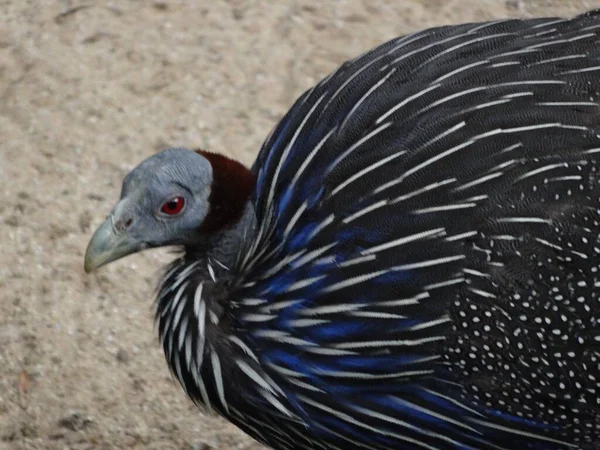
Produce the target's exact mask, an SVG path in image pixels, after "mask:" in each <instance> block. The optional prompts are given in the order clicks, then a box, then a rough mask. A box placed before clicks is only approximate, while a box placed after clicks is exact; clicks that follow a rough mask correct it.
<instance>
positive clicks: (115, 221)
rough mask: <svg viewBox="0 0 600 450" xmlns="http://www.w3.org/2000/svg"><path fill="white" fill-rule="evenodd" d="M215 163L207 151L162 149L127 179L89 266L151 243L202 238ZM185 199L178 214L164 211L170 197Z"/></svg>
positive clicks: (102, 228) (97, 238) (92, 244)
mask: <svg viewBox="0 0 600 450" xmlns="http://www.w3.org/2000/svg"><path fill="white" fill-rule="evenodd" d="M212 178H213V174H212V167H211V165H210V163H209V162H208V161H207V160H206V158H204V157H203V156H202V155H200V154H198V153H196V152H194V151H191V150H187V149H184V148H170V149H167V150H164V151H162V152H159V153H157V154H155V155H153V156H151V157H149V158H147V159H146V160H144V161H143V162H141V163H140V164H139V165H138V166H137V167H136V168H135V169H133V170H132V171H131V172H130V173H129V174H128V175H127V176H126V177H125V179H124V180H123V186H122V190H121V198H120V199H119V202H118V203H117V204H116V206H115V207H114V208H113V210H112V212H111V213H110V215H109V216H108V218H107V219H106V221H105V222H104V223H103V224H102V225H101V226H100V228H98V230H97V231H96V233H95V234H94V236H93V237H92V240H91V241H90V243H89V245H88V248H87V251H86V256H85V270H86V271H87V272H90V271H92V270H94V269H96V268H98V267H100V266H102V265H104V264H107V263H109V262H111V261H114V260H116V259H119V258H122V257H124V256H126V255H129V254H131V253H135V252H137V251H140V250H143V249H145V248H151V247H162V246H168V245H185V244H189V243H191V242H192V241H193V240H194V239H197V230H198V228H199V227H200V225H201V223H202V221H203V220H204V218H205V217H206V215H207V214H208V210H209V195H210V187H211V183H212ZM176 197H182V198H183V199H184V207H183V209H182V210H181V212H180V213H179V214H176V215H167V214H165V213H163V212H162V211H161V208H162V206H163V205H164V204H165V202H168V201H169V200H171V199H173V198H176Z"/></svg>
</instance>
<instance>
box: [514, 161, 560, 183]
mask: <svg viewBox="0 0 600 450" xmlns="http://www.w3.org/2000/svg"><path fill="white" fill-rule="evenodd" d="M565 167H569V165H568V164H567V163H557V164H548V165H547V166H544V167H539V168H537V169H535V170H532V171H530V172H527V173H524V174H523V175H521V176H520V177H519V178H517V179H518V180H519V181H521V180H524V179H526V178H530V177H533V176H535V175H539V174H540V173H544V172H547V171H549V170H554V169H558V168H565Z"/></svg>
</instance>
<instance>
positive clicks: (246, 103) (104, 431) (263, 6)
mask: <svg viewBox="0 0 600 450" xmlns="http://www.w3.org/2000/svg"><path fill="white" fill-rule="evenodd" d="M594 7H600V0H588V1H583V0H554V1H550V0H401V1H400V0H335V1H328V2H324V1H322V0H313V1H301V0H297V1H274V0H272V1H271V0H198V1H195V0H187V1H152V0H144V1H141V0H139V1H133V0H118V1H117V0H115V1H112V2H110V1H99V0H72V1H69V0H63V1H59V0H53V1H51V0H45V1H44V0H28V1H27V0H0V188H1V190H0V192H1V196H2V198H1V200H0V450H6V449H9V450H13V449H15V450H21V449H23V450H25V449H26V450H37V449H43V450H54V449H56V450H58V449H60V450H67V449H68V450H71V449H72V450H99V449H155V450H158V449H160V450H209V449H213V450H216V449H223V450H228V449H244V450H251V449H252V450H258V449H261V448H262V447H261V446H259V445H257V444H256V443H254V442H253V441H251V440H250V439H249V438H247V437H245V436H244V435H243V434H242V433H241V432H239V431H237V430H236V429H235V428H233V427H232V426H229V425H227V424H226V423H225V422H224V421H222V420H220V419H218V418H215V417H209V416H206V415H203V414H202V413H201V412H199V411H198V410H197V409H196V408H195V407H194V406H193V405H191V403H190V402H189V401H188V400H187V399H186V398H185V396H184V394H183V391H182V390H181V389H180V388H179V386H178V385H176V384H175V383H174V382H173V381H172V379H171V376H170V374H169V372H168V370H167V366H166V364H165V362H164V360H163V356H162V354H161V350H160V348H159V346H158V343H157V339H156V337H155V334H154V329H153V318H152V302H153V299H154V287H155V283H156V280H157V271H158V269H159V268H160V267H161V265H162V264H164V262H165V261H168V260H169V255H168V254H167V253H166V252H164V251H151V252H146V253H143V254H141V255H139V254H138V255H136V256H132V257H129V258H126V259H125V260H122V261H120V262H117V263H114V264H112V265H110V266H108V267H106V268H104V269H103V270H101V271H99V272H98V273H96V274H93V275H85V274H84V273H83V268H82V265H83V253H84V251H85V246H86V245H87V241H88V239H89V237H90V235H91V233H92V231H93V229H94V227H95V226H97V225H98V224H99V223H100V222H101V221H102V220H103V219H104V217H105V216H106V214H107V213H108V212H109V210H110V207H111V205H112V204H113V202H114V201H115V200H116V199H117V198H118V195H119V190H120V184H121V180H122V178H123V176H124V175H125V174H126V173H127V172H128V171H129V170H131V169H132V168H133V167H134V166H135V165H136V164H137V163H138V162H139V161H140V160H141V159H143V158H145V157H147V156H149V155H150V154H152V153H153V152H156V151H158V150H160V149H162V148H164V147H167V146H175V145H180V146H188V147H201V148H203V149H206V150H210V151H217V152H223V153H225V154H228V155H230V156H234V157H236V158H238V159H240V160H241V161H243V162H244V163H246V164H251V163H252V161H253V159H254V157H255V156H256V154H257V152H258V149H259V147H260V145H261V142H262V140H263V139H264V138H265V137H266V135H267V134H268V132H269V131H270V129H271V128H272V126H273V125H274V124H275V123H276V121H277V120H278V119H279V118H280V117H281V116H282V115H283V114H284V113H285V112H286V111H287V109H288V108H289V107H290V106H291V104H292V102H293V101H294V100H295V98H296V97H298V96H299V95H300V94H301V93H302V92H303V91H304V90H305V89H307V88H309V87H310V86H311V85H312V84H314V83H316V82H317V81H319V79H321V78H322V77H324V76H325V75H326V74H327V73H329V72H330V71H331V70H333V69H334V68H335V67H336V66H337V65H339V64H340V63H341V62H343V61H344V60H346V59H349V58H352V57H354V56H356V55H358V54H359V53H361V52H363V51H365V50H367V49H369V48H371V47H373V46H375V45H377V44H379V43H382V42H384V41H386V40H388V39H391V38H393V37H396V36H398V35H401V34H405V33H408V32H411V31H415V30H418V29H421V28H426V27H431V26H436V25H442V24H451V23H460V22H469V21H481V20H491V19H498V18H504V17H509V16H510V17H531V16H554V15H561V16H571V15H574V14H577V13H580V12H583V11H585V10H588V9H592V8H594Z"/></svg>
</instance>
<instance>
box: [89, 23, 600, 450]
mask: <svg viewBox="0 0 600 450" xmlns="http://www.w3.org/2000/svg"><path fill="white" fill-rule="evenodd" d="M599 42H600V11H595V12H590V13H588V14H586V15H582V16H579V17H576V18H573V19H570V20H564V19H557V18H549V19H548V18H546V19H535V20H502V21H496V22H488V23H475V24H465V25H459V26H447V27H442V28H435V29H430V30H426V31H422V32H418V33H414V34H410V35H407V36H404V37H401V38H398V39H395V40H393V41H390V42H388V43H386V44H384V45H382V46H380V47H378V48H376V49H374V50H372V51H370V52H368V53H365V54H364V55H362V56H359V57H358V58H356V59H354V60H352V61H349V62H347V63H345V64H343V65H342V66H341V67H340V68H339V69H338V70H336V71H335V72H333V73H332V74H331V75H329V76H328V77H327V78H325V79H324V80H323V81H321V82H320V83H318V84H317V85H316V86H314V87H313V88H312V89H310V90H309V91H308V92H306V93H305V94H304V95H302V96H301V97H300V99H299V100H298V101H297V102H296V103H295V104H294V106H293V107H292V109H291V110H290V111H289V112H288V113H287V115H285V117H284V118H283V119H282V120H281V122H280V123H279V124H278V125H277V126H276V128H275V129H274V131H273V132H272V134H271V135H270V136H269V137H268V139H267V140H266V142H265V144H264V146H263V148H262V150H261V152H260V154H259V156H258V159H257V161H256V163H255V164H254V166H253V167H252V168H251V169H247V168H245V167H244V166H242V165H241V164H239V163H237V162H235V161H233V160H231V159H228V158H226V157H224V156H220V155H218V154H214V153H209V152H206V151H191V150H186V149H182V148H173V149H168V150H165V151H163V152H160V153H158V154H156V155H154V156H151V157H150V158H148V159H147V160H145V161H144V162H142V163H141V164H140V165H139V166H138V167H137V168H135V169H134V170H133V171H132V172H131V173H130V174H129V175H127V177H126V178H125V180H124V182H123V189H122V192H121V199H120V200H119V202H118V203H117V205H116V206H115V208H114V209H113V211H112V212H111V214H110V216H109V217H108V219H107V220H106V222H105V223H104V224H103V225H101V226H100V228H99V229H98V231H97V232H96V234H95V235H94V237H93V238H92V240H91V242H90V244H89V247H88V250H87V254H86V257H85V269H86V271H91V270H93V269H96V268H97V267H99V266H101V265H103V264H106V263H108V262H110V261H113V260H116V259H118V258H121V257H123V256H125V255H128V254H131V253H134V252H137V251H140V250H142V249H145V248H149V247H160V246H179V247H181V250H182V254H181V256H180V257H179V258H178V259H176V260H175V261H174V262H173V263H172V264H171V265H170V266H169V267H168V269H167V271H166V273H165V275H164V279H163V280H162V282H161V283H162V284H161V287H160V289H159V293H158V300H157V303H156V320H157V323H158V331H159V335H160V339H161V342H162V345H163V347H164V351H165V353H166V357H167V361H168V364H169V366H170V368H171V370H172V372H173V373H174V375H175V377H176V378H177V379H178V380H179V382H180V383H181V385H182V386H183V388H184V390H185V392H186V393H187V394H188V395H189V396H190V397H191V398H192V399H193V400H194V401H195V402H197V403H198V404H200V405H203V406H204V407H206V408H207V409H211V410H214V411H216V412H217V413H218V414H220V415H222V416H223V417H225V418H227V419H228V420H230V421H231V422H233V423H234V424H236V425H237V426H238V427H240V428H241V429H243V430H244V431H246V432H247V433H248V434H249V435H251V436H253V437H254V438H256V439H257V440H259V441H260V442H262V443H264V444H266V445H267V446H269V447H272V448H274V449H278V450H292V449H294V450H295V449H311V450H334V449H338V450H339V449H342V450H343V449H371V450H390V449H429V450H434V449H482V450H502V449H507V450H509V449H535V450H559V449H560V450H562V449H586V450H591V449H600V384H599V383H600V366H599V359H598V358H599V355H600V273H599V268H600V240H599V235H600V44H599Z"/></svg>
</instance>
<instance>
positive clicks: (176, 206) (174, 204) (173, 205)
mask: <svg viewBox="0 0 600 450" xmlns="http://www.w3.org/2000/svg"><path fill="white" fill-rule="evenodd" d="M183 205H185V200H184V198H183V197H173V198H172V199H171V200H167V201H166V202H165V203H163V205H162V207H161V208H160V210H161V212H163V213H164V214H167V215H169V216H174V215H176V214H179V213H180V212H181V210H182V209H183Z"/></svg>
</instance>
